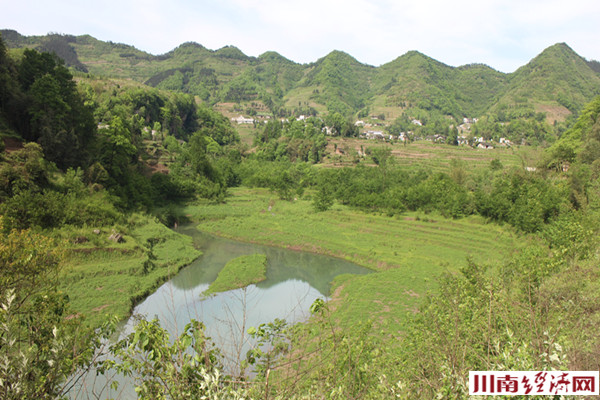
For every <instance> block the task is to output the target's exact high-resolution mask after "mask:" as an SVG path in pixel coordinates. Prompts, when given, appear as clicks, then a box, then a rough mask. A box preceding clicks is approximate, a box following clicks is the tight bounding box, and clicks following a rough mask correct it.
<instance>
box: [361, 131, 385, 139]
mask: <svg viewBox="0 0 600 400" xmlns="http://www.w3.org/2000/svg"><path fill="white" fill-rule="evenodd" d="M365 137H366V138H367V139H378V140H384V139H385V135H384V134H383V132H381V131H367V132H365Z"/></svg>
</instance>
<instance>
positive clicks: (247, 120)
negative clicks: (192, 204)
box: [231, 115, 254, 125]
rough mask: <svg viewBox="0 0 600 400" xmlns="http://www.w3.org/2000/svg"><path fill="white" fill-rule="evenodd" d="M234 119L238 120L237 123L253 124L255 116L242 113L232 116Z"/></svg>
mask: <svg viewBox="0 0 600 400" xmlns="http://www.w3.org/2000/svg"><path fill="white" fill-rule="evenodd" d="M231 120H232V121H234V122H237V124H238V125H239V124H253V123H254V118H246V117H244V116H243V115H240V116H239V117H237V118H231Z"/></svg>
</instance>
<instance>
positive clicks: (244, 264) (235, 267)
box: [204, 254, 267, 295]
mask: <svg viewBox="0 0 600 400" xmlns="http://www.w3.org/2000/svg"><path fill="white" fill-rule="evenodd" d="M265 279H267V256H266V255H264V254H250V255H246V256H240V257H237V258H234V259H233V260H231V261H229V262H228V263H227V264H225V266H224V267H223V269H222V270H221V271H220V272H219V275H217V279H215V281H214V282H213V283H211V284H210V286H209V287H208V289H206V291H205V292H204V295H211V294H214V293H218V292H226V291H228V290H233V289H239V288H242V287H246V286H248V285H251V284H253V283H258V282H261V281H264V280H265Z"/></svg>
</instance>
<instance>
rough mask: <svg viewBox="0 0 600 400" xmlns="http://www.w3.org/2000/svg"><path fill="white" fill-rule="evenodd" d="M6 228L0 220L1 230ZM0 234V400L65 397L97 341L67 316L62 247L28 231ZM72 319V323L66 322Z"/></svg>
mask: <svg viewBox="0 0 600 400" xmlns="http://www.w3.org/2000/svg"><path fill="white" fill-rule="evenodd" d="M2 225H3V222H2V218H1V217H0V226H2ZM3 232H4V229H0V304H1V307H0V350H1V351H0V398H2V399H6V400H11V399H15V400H16V399H26V398H28V399H33V398H35V399H55V398H57V397H62V396H65V395H66V393H67V392H68V391H69V389H70V387H72V385H73V383H74V379H76V378H77V377H79V373H78V372H77V371H78V370H79V371H81V370H83V369H84V367H85V366H86V365H89V363H90V362H92V361H93V359H94V356H95V350H96V349H97V348H98V346H99V344H100V343H99V336H96V335H94V334H93V333H92V332H91V331H88V330H87V329H86V328H84V327H83V325H82V324H81V320H80V318H78V317H74V316H69V311H68V298H67V297H66V296H65V295H64V294H63V293H61V292H59V291H58V289H57V280H58V269H59V262H60V259H61V256H62V247H61V246H60V245H59V243H56V242H55V241H54V240H53V239H50V238H48V237H45V236H42V235H40V234H37V233H33V232H31V231H29V230H23V231H18V230H12V231H10V232H8V233H3ZM68 316H69V317H68Z"/></svg>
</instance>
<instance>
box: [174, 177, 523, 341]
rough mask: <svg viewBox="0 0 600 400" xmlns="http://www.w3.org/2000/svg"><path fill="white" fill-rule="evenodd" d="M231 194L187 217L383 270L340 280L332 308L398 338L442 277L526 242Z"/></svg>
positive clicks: (473, 229) (472, 221)
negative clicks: (405, 322) (223, 201)
mask: <svg viewBox="0 0 600 400" xmlns="http://www.w3.org/2000/svg"><path fill="white" fill-rule="evenodd" d="M231 192H232V196H231V197H230V198H228V200H227V203H226V204H208V203H198V204H196V205H191V206H188V207H187V209H186V212H187V213H188V214H190V216H191V217H192V219H194V220H197V221H199V222H200V223H199V229H200V230H202V231H206V232H209V233H212V234H216V235H219V236H224V237H228V238H232V239H237V240H242V241H247V242H254V243H261V244H268V245H274V246H278V247H284V248H290V249H295V250H304V251H309V252H314V253H320V254H326V255H330V256H335V257H339V258H343V259H346V260H348V261H352V262H354V263H357V264H359V265H362V266H364V267H367V268H370V269H372V270H374V271H376V273H374V274H369V275H366V276H344V277H342V278H338V279H337V280H336V282H335V284H334V286H337V290H334V295H333V302H332V307H333V308H334V309H335V310H336V311H335V313H334V315H335V316H336V317H337V318H339V319H340V323H342V324H349V325H352V324H353V323H355V322H356V321H357V320H360V319H364V318H373V320H374V321H375V322H376V323H377V324H378V325H380V326H382V329H384V328H385V330H386V331H387V332H389V333H390V334H394V333H397V332H399V331H400V330H401V329H402V321H403V320H404V319H405V316H406V314H407V313H410V312H415V310H416V307H417V306H418V304H419V303H420V301H421V300H422V299H423V298H424V296H425V295H426V294H427V292H428V291H431V290H435V288H436V279H437V278H438V277H439V276H440V275H441V274H442V273H444V272H450V273H455V272H456V271H458V270H459V269H460V268H461V267H463V266H465V265H466V263H467V259H468V258H470V259H472V260H473V261H475V262H477V263H483V264H490V265H494V264H497V263H500V262H502V261H503V260H505V259H507V258H508V257H509V256H510V255H511V254H512V253H513V252H516V251H519V249H520V248H521V246H523V245H525V243H524V242H526V240H524V238H523V237H521V236H520V235H519V234H517V233H515V232H513V231H512V230H511V229H509V228H505V227H501V226H498V225H496V224H488V223H486V221H485V220H484V219H483V218H481V217H478V216H471V217H468V218H464V219H459V220H452V219H446V218H443V217H441V216H437V215H431V214H430V215H425V214H422V213H414V212H413V213H406V214H403V215H400V216H396V217H388V216H384V215H375V214H366V213H363V212H360V211H356V210H354V209H351V208H348V207H346V206H341V205H334V206H333V207H332V209H330V210H329V211H326V212H322V213H315V212H314V210H313V208H312V205H311V202H310V201H309V200H308V199H301V200H298V201H295V202H288V201H281V200H277V199H276V196H275V195H273V194H271V193H270V192H269V191H267V190H263V189H246V188H237V189H233V190H231ZM269 205H271V206H272V207H271V210H270V211H269Z"/></svg>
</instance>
